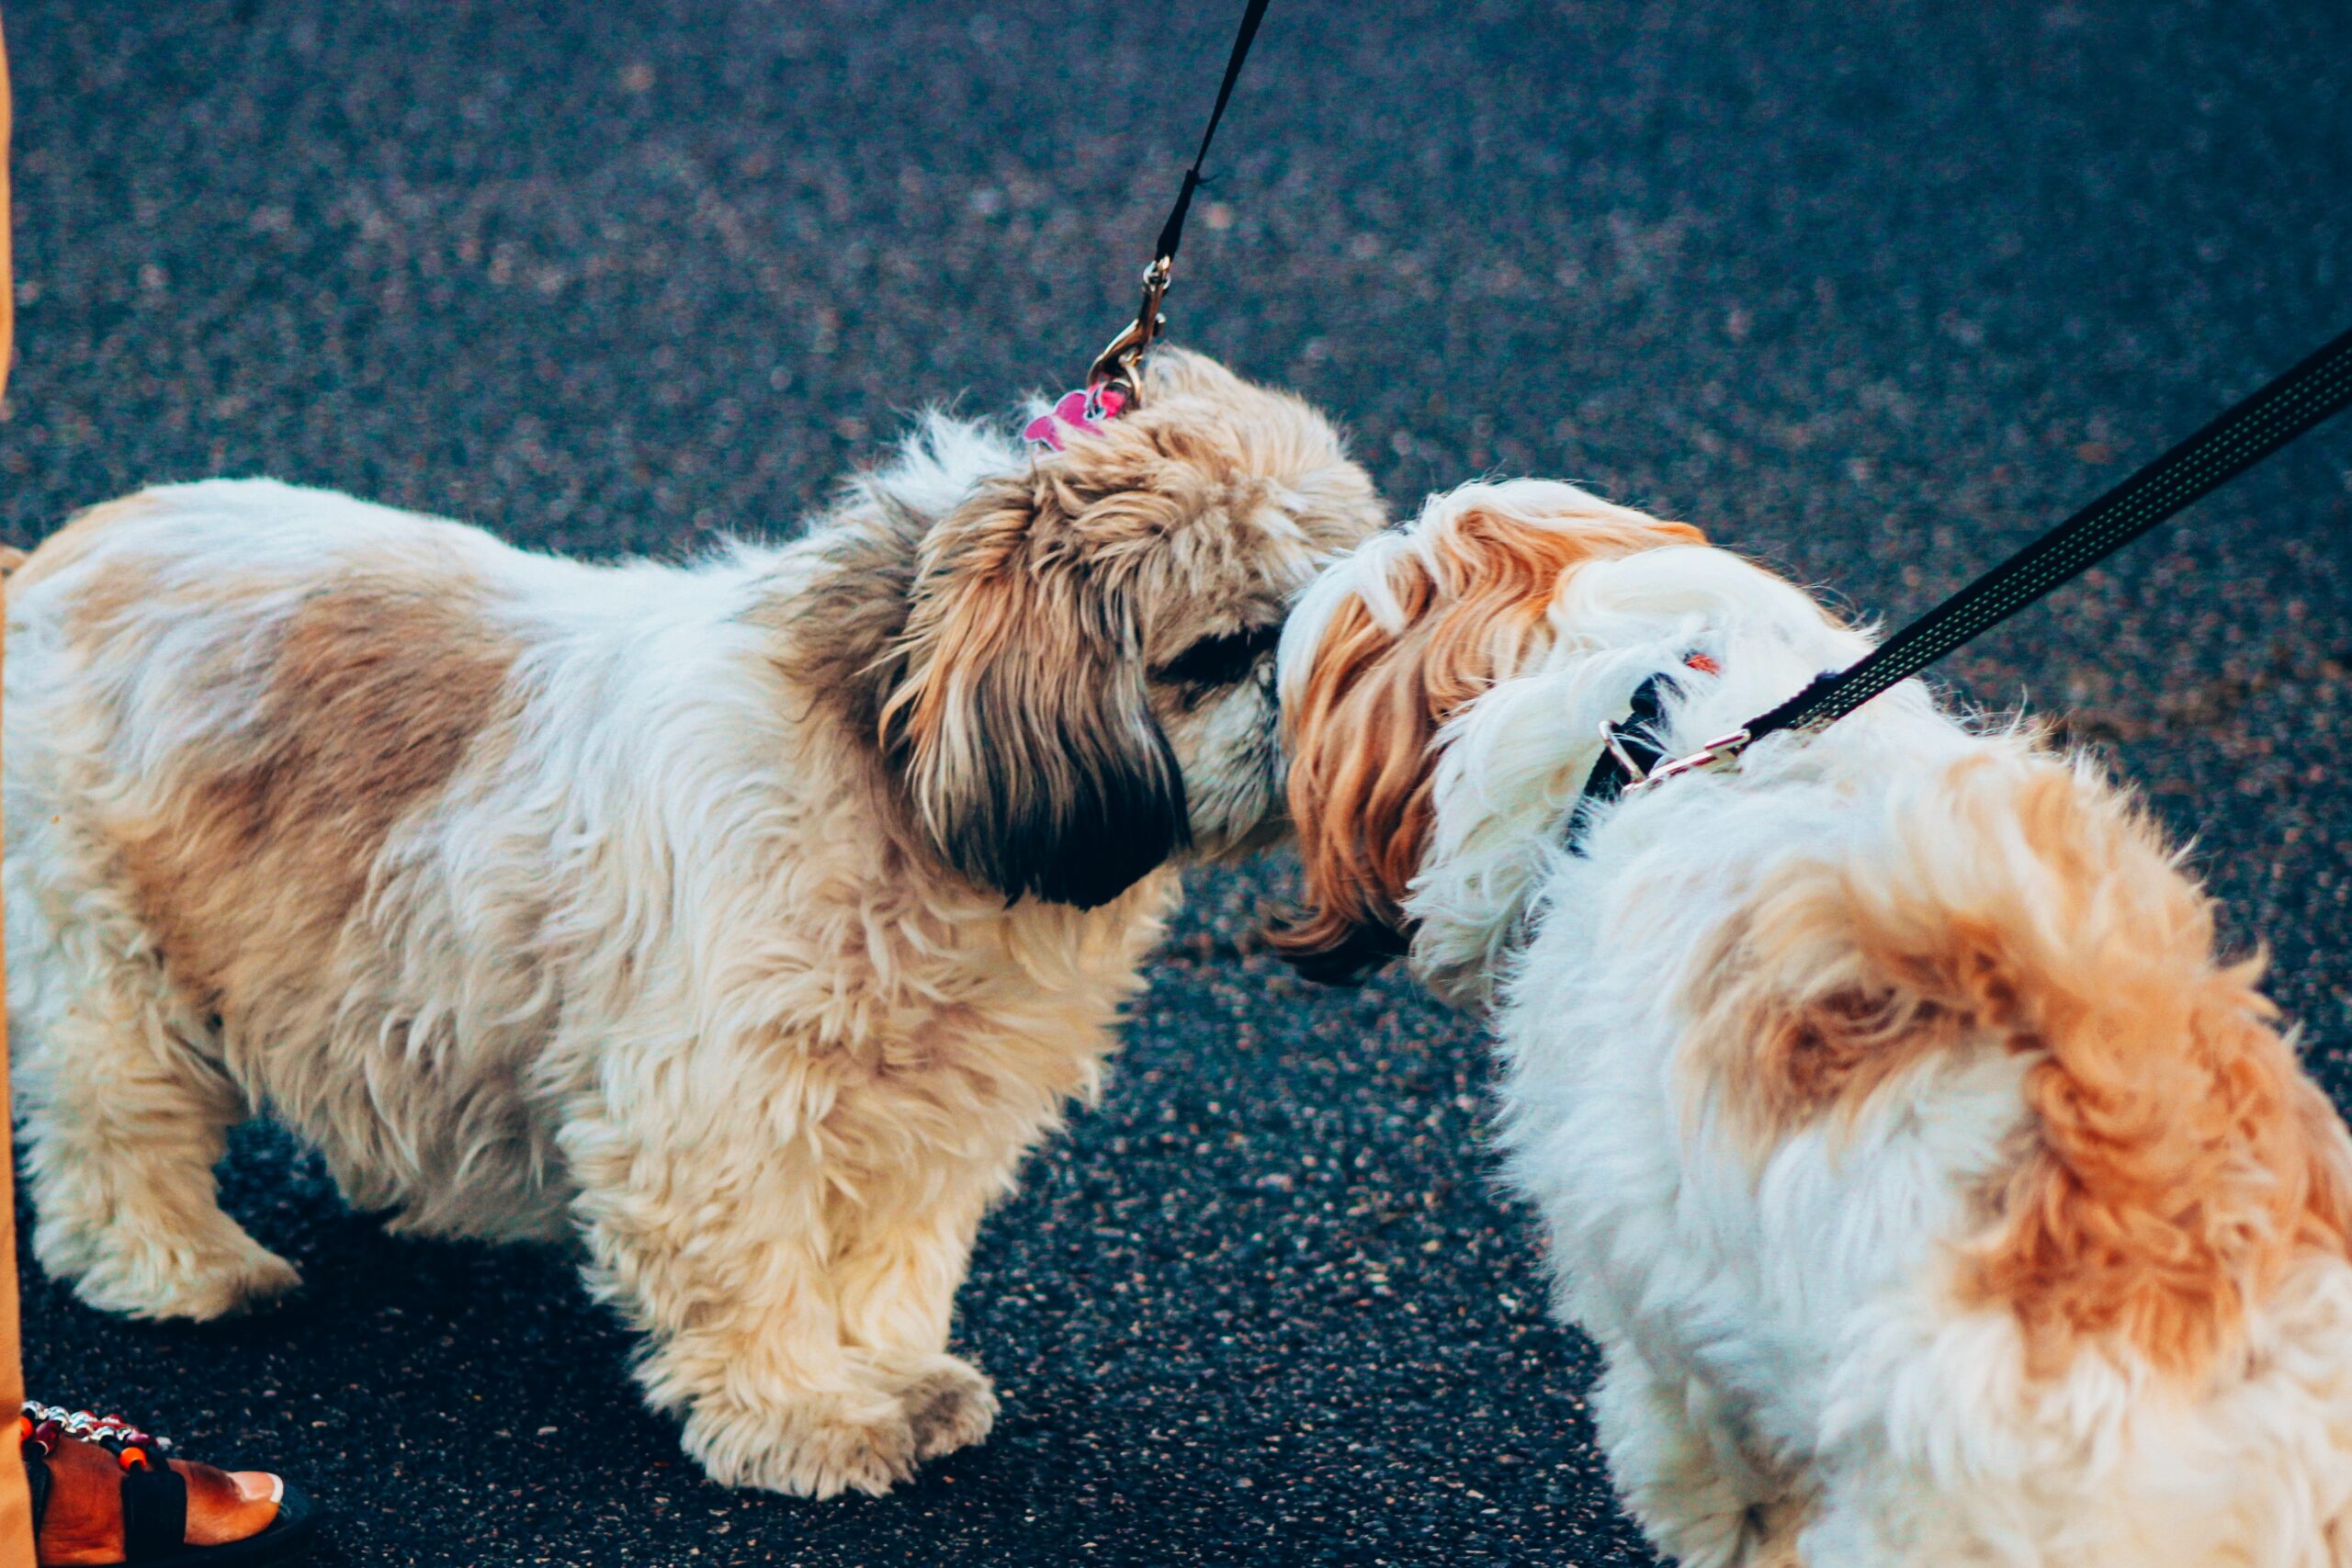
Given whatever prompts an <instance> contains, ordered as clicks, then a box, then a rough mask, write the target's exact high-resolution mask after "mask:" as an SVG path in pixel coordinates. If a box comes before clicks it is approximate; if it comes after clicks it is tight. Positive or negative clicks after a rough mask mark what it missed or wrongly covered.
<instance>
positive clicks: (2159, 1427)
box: [1281, 481, 2352, 1568]
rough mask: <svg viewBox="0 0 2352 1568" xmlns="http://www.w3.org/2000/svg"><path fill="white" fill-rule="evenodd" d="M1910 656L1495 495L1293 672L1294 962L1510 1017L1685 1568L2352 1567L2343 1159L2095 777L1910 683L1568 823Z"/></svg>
mask: <svg viewBox="0 0 2352 1568" xmlns="http://www.w3.org/2000/svg"><path fill="white" fill-rule="evenodd" d="M1868 646H1869V644H1868V641H1867V639H1866V638H1865V637H1862V636H1861V635H1859V634H1858V633H1857V632H1855V631H1853V630H1851V629H1849V628H1847V627H1845V626H1840V625H1839V624H1838V623H1837V622H1835V621H1834V620H1833V619H1832V618H1831V617H1830V616H1829V615H1826V614H1825V613H1824V612H1823V610H1822V609H1821V608H1820V607H1819V606H1818V605H1816V604H1815V603H1814V602H1813V601H1812V600H1811V599H1810V598H1809V597H1807V596H1806V595H1805V594H1804V593H1802V592H1799V591H1798V590H1796V589H1795V588H1793V587H1792V586H1790V585H1789V584H1788V583H1786V582H1784V581H1780V580H1778V579H1776V578H1774V577H1772V576H1770V574H1768V573H1766V572H1764V571H1762V570H1758V568H1756V567H1754V566H1751V565H1749V564H1748V563H1747V562H1745V561H1742V560H1740V559H1738V558H1735V557H1733V556H1731V555H1728V554H1725V553H1724V552H1722V551H1720V550H1714V549H1709V548H1706V547H1703V546H1702V544H1701V543H1700V542H1699V540H1698V537H1697V536H1696V535H1695V534H1694V533H1693V532H1692V531H1691V530H1690V529H1687V528H1683V527H1681V526H1679V525H1669V524H1661V523H1658V522H1657V521H1655V520H1653V519H1650V518H1647V517H1645V516H1643V515H1641V514H1639V513H1633V512H1629V511H1626V510H1624V509H1623V508H1618V507H1614V506H1611V505H1608V504H1607V503H1605V502H1600V501H1597V500H1595V499H1594V498H1592V497H1591V496H1589V495H1586V494H1584V493H1583V492H1581V491H1577V490H1574V489H1571V488H1569V487H1567V486H1566V485H1557V484H1544V483H1536V482H1532V481H1520V482H1514V483H1510V484H1503V485H1494V486H1471V487H1467V488H1465V489H1464V490H1461V491H1456V492H1454V493H1453V495H1452V496H1450V497H1446V498H1442V499H1441V500H1439V501H1437V502H1432V503H1431V504H1430V508H1429V509H1428V511H1427V512H1426V513H1424V514H1423V516H1422V517H1421V519H1420V520H1419V523H1418V524H1417V525H1415V526H1413V527H1412V528H1411V529H1409V530H1408V531H1406V532H1403V533H1401V534H1397V535H1392V536H1386V537H1384V538H1381V539H1379V540H1377V541H1375V542H1374V543H1373V544H1371V545H1368V546H1367V547H1364V548H1363V549H1362V550H1360V551H1359V552H1357V553H1356V554H1355V555H1354V556H1353V557H1352V558H1350V559H1348V560H1345V561H1343V562H1341V563H1340V565H1339V566H1337V567H1335V568H1334V569H1333V570H1332V571H1331V572H1329V574H1327V576H1326V577H1325V579H1324V580H1323V581H1320V582H1319V583H1318V584H1317V586H1316V587H1315V588H1314V589H1312V590H1310V591H1309V593H1308V595H1307V596H1306V599H1305V600H1303V601H1302V604H1301V606H1300V608H1299V610H1298V612H1297V613H1296V615H1295V616H1294V618H1293V620H1292V623H1291V626H1290V629H1289V630H1288V632H1287V633H1286V634H1285V637H1284V642H1283V653H1282V661H1281V671H1282V681H1283V698H1284V704H1285V714H1286V734H1287V736H1288V739H1289V744H1290V746H1291V747H1292V749H1293V758H1292V761H1291V764H1290V782H1289V788H1290V798H1291V806H1292V810H1293V814H1294V816H1295V818H1296V820H1297V822H1298V825H1299V831H1300V836H1301V840H1302V842H1303V844H1304V846H1305V856H1306V876H1307V887H1308V892H1309V898H1310V908H1309V909H1308V911H1307V913H1306V919H1305V920H1304V922H1303V923H1302V924H1300V925H1298V926H1297V927H1295V929H1293V930H1292V931H1290V932H1289V933H1288V936H1287V937H1286V939H1285V940H1286V942H1288V945H1289V946H1290V947H1291V948H1292V949H1293V951H1294V955H1295V956H1296V957H1298V958H1299V959H1301V960H1302V961H1303V962H1305V963H1307V964H1320V965H1323V966H1325V967H1327V968H1340V969H1360V968H1362V967H1363V965H1364V964H1366V963H1369V962H1376V961H1377V960H1378V959H1379V958H1380V957H1382V956H1384V955H1385V953H1388V952H1392V951H1398V950H1404V951H1408V953H1409V957H1410V962H1411V963H1412V964H1413V966H1414V968H1415V969H1416V970H1417V971H1418V972H1419V974H1420V975H1422V976H1425V977H1426V978H1427V979H1428V980H1429V981H1430V983H1431V984H1432V985H1433V986H1434V987H1436V988H1437V989H1438V990H1439V991H1440V992H1441V993H1442V994H1444V995H1446V996H1448V997H1450V998H1453V999H1455V1000H1457V1001H1459V1002H1463V1003H1465V1004H1468V1005H1472V1006H1474V1007H1475V1006H1491V1008H1492V1009H1493V1017H1494V1021H1495V1024H1496V1027H1497V1029H1498V1033H1499V1035H1500V1039H1501V1044H1502V1051H1503V1054H1504V1057H1505V1062H1506V1065H1507V1069H1508V1072H1507V1082H1506V1087H1505V1090H1504V1103H1505V1108H1506V1111H1507V1118H1506V1126H1507V1129H1508V1145H1509V1148H1510V1165H1509V1169H1510V1179H1511V1180H1512V1182H1513V1184H1514V1185H1515V1186H1516V1187H1517V1188H1518V1189H1519V1190H1521V1192H1523V1193H1524V1194H1525V1195H1526V1196H1527V1197H1528V1198H1530V1199H1531V1200H1532V1201H1533V1202H1534V1203H1535V1204H1536V1206H1537V1207H1538V1208H1539V1209H1540V1210H1541V1212H1542V1214H1543V1216H1544V1222H1545V1224H1546V1226H1547V1228H1548V1231H1549V1233H1550V1240H1551V1244H1552V1248H1551V1259H1552V1266H1553V1268H1554V1269H1555V1274H1556V1279H1557V1283H1558V1303H1559V1306H1560V1309H1561V1311H1562V1312H1563V1314H1565V1315H1566V1316H1567V1317H1568V1318H1570V1319H1571V1320H1573V1321H1574V1322H1576V1323H1577V1324H1579V1325H1582V1326H1583V1327H1584V1328H1585V1329H1587V1330H1588V1331H1589V1333H1591V1334H1592V1335H1593V1336H1594V1337H1595V1338H1597V1339H1598V1340H1599V1341H1600V1346H1601V1348H1602V1350H1603V1352H1604V1355H1605V1358H1606V1366H1607V1371H1606V1374H1605V1377H1604V1381H1603V1383H1602V1386H1601V1389H1600V1395H1599V1398H1598V1400H1597V1402H1596V1410H1597V1414H1598V1418H1599V1424H1600V1437H1601V1440H1602V1443H1603V1445H1604V1447H1605V1449H1606V1450H1607V1453H1608V1456H1609V1461H1610V1463H1611V1468H1612V1470H1613V1471H1614V1472H1615V1476H1616V1480H1617V1482H1618V1484H1619V1486H1620V1487H1621V1488H1622V1489H1623V1494H1624V1495H1625V1497H1626V1499H1627V1501H1628V1503H1629V1505H1630V1506H1631V1507H1632V1509H1633V1511H1634V1515H1635V1516H1636V1517H1638V1518H1639V1520H1640V1521H1641V1523H1642V1525H1643V1527H1644V1528H1645V1529H1646V1530H1647V1531H1648V1532H1649V1534H1650V1537H1651V1539H1652V1540H1654V1541H1655V1542H1656V1543H1657V1546H1658V1547H1659V1549H1660V1550H1662V1551H1666V1552H1668V1553H1670V1554H1672V1555H1673V1556H1674V1557H1676V1558H1678V1559H1679V1560H1680V1561H1682V1562H1688V1563H1694V1564H1735V1563H1739V1564H1759V1565H1761V1564H1792V1563H1804V1564H1808V1565H1810V1568H1887V1565H1889V1564H1896V1563H1906V1564H1934V1565H1937V1568H1951V1565H1954V1564H2015V1565H2018V1568H2023V1565H2026V1564H2048V1565H2061V1564H2064V1565H2070V1568H2091V1565H2095V1564H2096V1565H2102V1568H2150V1565H2161V1564H2179V1565H2182V1568H2187V1565H2188V1564H2200V1565H2203V1564H2216V1563H2235V1564H2241V1565H2245V1568H2255V1565H2260V1568H2310V1565H2315V1564H2322V1563H2335V1564H2343V1563H2352V1264H2347V1262H2346V1234H2347V1229H2352V1144H2347V1141H2346V1135H2345V1131H2344V1127H2343V1124H2342V1122H2340V1121H2339V1119H2338V1118H2337V1116H2336V1114H2335V1111H2334V1109H2333V1108H2332V1107H2331V1106H2330V1105H2329V1104H2328V1103H2327V1101H2326V1100H2324V1098H2323V1097H2322V1095H2321V1094H2320V1092H2319V1091H2318V1089H2316V1088H2314V1087H2313V1085H2312V1083H2311V1082H2310V1081H2309V1080H2308V1079H2307V1078H2306V1077H2304V1076H2303V1074H2302V1072H2301V1068H2300V1066H2299V1065H2298V1063H2297V1062H2296V1060H2295V1055H2294V1052H2293V1050H2292V1049H2291V1047H2290V1043H2288V1042H2287V1041H2286V1040H2283V1039H2282V1038H2281V1037H2280V1036H2279V1034H2278V1032H2277V1030H2276V1029H2275V1028H2274V1026H2273V1017H2274V1014H2273V1010H2272V1009H2271V1007H2270V1005H2269V1004H2268V1003H2267V1001H2266V1000H2265V999H2264V998H2263V997H2262V996H2261V994H2260V993H2259V992H2258V991H2257V990H2256V968H2257V965H2256V964H2254V963H2251V962H2241V963H2230V962H2226V961H2224V960H2222V959H2221V958H2219V957H2217V956H2216V954H2215V951H2214V946H2215V942H2214V931H2213V918H2212V912H2211V906H2210V903H2209V900H2208V898H2207V897H2206V895H2205V894H2204V893H2203V892H2202V891H2200V890H2199V888H2198V887H2197V886H2196V885H2195V884H2194V883H2193V882H2191V881H2190V880H2189V878H2188V876H2187V875H2186V874H2184V872H2183V870H2182V868H2181V865H2180V863H2179V859H2178V857H2177V854H2175V853H2174V852H2171V851H2169V850H2168V849H2167V848H2166V847H2165V844H2164V843H2163V842H2162V841H2161V840H2160V838H2159V836H2158V834H2157V832H2156V830H2155V829H2154V827H2153V826H2152V825H2151V824H2150V823H2149V821H2148V820H2147V819H2146V818H2145V817H2144V816H2143V814H2142V813H2141V812H2140V811H2138V810H2137V809H2135V808H2134V807H2133V806H2132V805H2131V803H2130V802H2129V801H2128V799H2126V798H2125V797H2124V796H2123V795H2120V793H2119V792H2118V791H2117V790H2116V789H2115V788H2114V787H2113V786H2112V785H2111V784H2109V783H2107V782H2106V781H2105V780H2104V778H2103V777H2102V776H2101V775H2100V774H2099V773H2098V772H2097V771H2096V770H2094V769H2092V768H2091V767H2088V766H2086V765H2085V764H2084V763H2082V762H2080V761H2068V760H2065V759H2063V758H2060V757H2056V756H2053V755H2051V754H2049V753H2048V752H2047V751H2045V750H2041V748H2040V747H2038V746H2037V745H2036V744H2035V743H2034V741H2033V740H2032V739H2031V738H2030V737H2029V736H2026V735H2023V734H2020V733H2018V732H2017V731H2015V730H2007V731H1988V730H1986V729H1985V728H1981V727H1971V726H1969V725H1967V724H1963V723H1962V722H1960V721H1958V720H1956V719H1955V718H1954V717H1952V716H1950V715H1949V714H1947V713H1945V712H1942V711H1940V710H1939V707H1938V706H1937V705H1936V704H1935V702H1934V701H1933V699H1932V698H1931V697H1930V695H1929V694H1928V692H1927V691H1926V690H1925V689H1924V688H1923V687H1921V686H1919V685H1918V684H1917V682H1913V683H1910V684H1908V685H1905V686H1904V687H1902V688H1899V689H1897V690H1895V691H1894V692H1892V693H1890V694H1887V695H1885V696H1883V697H1882V698H1880V699H1879V700H1877V701H1875V702H1873V703H1871V705H1868V706H1866V707H1865V708H1863V709H1862V710H1861V711H1860V713H1858V714H1856V715H1855V716H1852V717H1850V718H1848V719H1846V720H1844V721H1842V722H1840V723H1838V724H1837V725H1835V726H1833V727H1831V728H1828V729H1826V731H1823V732H1821V733H1819V734H1816V735H1813V736H1808V737H1793V736H1784V737H1778V738H1774V739H1770V740H1768V741H1765V742H1763V743H1760V744H1759V745H1758V746H1757V747H1756V749H1755V750H1753V751H1752V752H1750V753H1749V754H1748V756H1747V758H1746V760H1745V761H1744V762H1743V763H1742V765H1741V766H1740V767H1739V768H1738V769H1737V770H1736V772H1723V773H1707V774H1696V775H1690V776H1686V777H1683V778H1680V779H1677V780H1675V781H1673V782H1671V783H1667V784H1661V785H1659V786H1658V787H1657V789H1655V790H1652V791H1649V792H1646V793H1643V794H1639V795H1633V796H1630V797H1628V798H1625V799H1624V800H1623V801H1622V802H1621V803H1619V804H1616V805H1613V806H1611V807H1603V808H1601V809H1599V810H1598V811H1595V812H1593V813H1591V814H1590V817H1591V819H1590V820H1589V822H1587V823H1586V824H1585V825H1584V829H1583V834H1582V838H1581V840H1580V842H1579V846H1578V847H1579V848H1580V850H1581V853H1576V852H1569V850H1568V849H1567V838H1568V826H1569V819H1570V817H1571V814H1572V813H1573V812H1575V811H1576V809H1577V798H1578V794H1579V791H1580V789H1581V787H1582V784H1583V781H1584V779H1585V776H1586V774H1587V773H1589V770H1590V769H1591V767H1592V765H1593V763H1594V761H1596V759H1597V758H1598V756H1599V755H1600V740H1599V738H1598V735H1597V727H1598V726H1599V725H1600V722H1601V721H1603V720H1613V719H1617V718H1620V717H1622V716H1623V714H1624V713H1625V711H1626V705H1627V704H1628V702H1629V700H1630V697H1631V694H1632V693H1633V691H1634V688H1635V686H1636V685H1638V684H1639V683H1640V682H1642V681H1643V680H1645V678H1646V677H1648V676H1650V675H1651V674H1653V673H1654V672H1657V671H1668V672H1670V673H1671V677H1672V680H1673V681H1674V682H1675V684H1676V687H1677V690H1676V692H1675V694H1673V695H1672V696H1671V697H1670V698H1669V700H1668V703H1667V705H1666V712H1665V716H1664V718H1663V720H1662V728H1663V731H1664V734H1663V739H1664V741H1665V744H1666V750H1667V752H1668V755H1679V754H1682V753H1685V752H1688V751H1690V750H1694V749H1695V748H1696V747H1697V746H1698V745H1699V744H1700V743H1702V741H1704V740H1706V739H1710V738H1712V737H1713V736H1716V735H1720V734H1723V733H1724V732H1726V731H1728V730H1731V729H1733V728H1736V726H1737V725H1739V724H1740V723H1742V722H1744V721H1745V720H1746V719H1747V718H1748V717H1749V716H1752V715H1754V714H1757V713H1759V712H1761V711H1763V710H1764V709H1766V708H1768V707H1770V706H1771V705H1773V704H1774V703H1776V702H1778V701H1779V700H1780V699H1781V698H1783V697H1785V696H1787V695H1788V694H1790V693H1791V692H1792V691H1795V690H1797V689H1798V688H1799V687H1801V686H1803V685H1804V683H1805V682H1806V681H1807V680H1808V679H1809V678H1811V677H1812V676H1813V675H1814V674H1815V673H1816V672H1818V671H1823V670H1826V669H1834V668H1838V667H1839V666H1842V665H1844V664H1846V663H1848V662H1849V661H1850V660H1853V659H1854V658H1856V657H1857V656H1859V655H1860V654H1861V653H1862V652H1863V651H1864V650H1865V649H1867V647H1868Z"/></svg>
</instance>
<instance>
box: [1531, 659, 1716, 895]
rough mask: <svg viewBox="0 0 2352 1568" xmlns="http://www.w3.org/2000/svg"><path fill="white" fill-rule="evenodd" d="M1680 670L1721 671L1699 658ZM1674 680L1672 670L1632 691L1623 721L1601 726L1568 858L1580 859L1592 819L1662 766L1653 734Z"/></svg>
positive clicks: (1678, 690) (1662, 753)
mask: <svg viewBox="0 0 2352 1568" xmlns="http://www.w3.org/2000/svg"><path fill="white" fill-rule="evenodd" d="M1682 668H1683V669H1685V670H1695V671H1698V672H1699V673H1700V674H1702V675H1720V674H1722V673H1723V666H1722V665H1720V664H1717V663H1716V662H1715V661H1714V660H1713V659H1712V658H1710V657H1709V656H1707V655H1706V654H1703V653H1686V654H1684V655H1683V656H1682ZM1674 677H1675V671H1672V670H1660V671H1657V673H1655V674H1653V675H1651V676H1649V677H1647V678H1646V679H1645V680H1644V681H1643V682H1642V683H1641V684H1640V685H1638V686H1636V687H1634V695H1633V700H1632V701H1631V702H1629V703H1628V704H1627V705H1626V712H1625V716H1624V717H1623V718H1621V719H1619V720H1618V721H1617V722H1616V723H1614V724H1608V723H1603V724H1602V725H1601V727H1600V745H1601V750H1600V760H1599V761H1595V762H1594V763H1593V764H1592V772H1590V773H1587V774H1586V775H1585V779H1584V793H1583V794H1582V795H1579V796H1578V797H1577V808H1576V810H1575V811H1573V812H1571V813H1569V816H1568V852H1569V853H1570V854H1573V855H1581V854H1583V853H1584V848H1583V844H1582V840H1583V838H1584V833H1585V829H1586V828H1587V827H1589V825H1590V823H1591V819H1592V817H1593V814H1594V813H1595V812H1597V811H1599V810H1600V808H1601V807H1604V806H1607V805H1609V804H1610V803H1611V802H1612V801H1614V800H1615V799H1616V798H1617V797H1618V796H1619V795H1623V794H1624V793H1625V791H1626V789H1627V787H1628V786H1630V785H1633V784H1639V783H1641V782H1643V781H1644V780H1645V779H1647V778H1649V777H1650V771H1651V770H1652V769H1653V768H1656V767H1657V765H1658V763H1659V762H1661V761H1664V760H1665V758H1666V747H1665V746H1664V745H1663V744H1662V743H1661V741H1660V734H1659V732H1660V730H1661V728H1663V721H1664V719H1665V717H1666V701H1667V699H1668V697H1675V696H1679V695H1681V694H1682V685H1681V682H1679V681H1677V680H1676V679H1675V678H1674Z"/></svg>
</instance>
